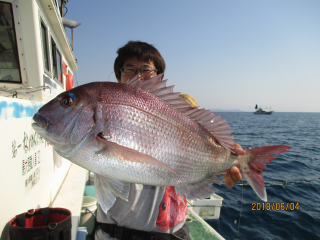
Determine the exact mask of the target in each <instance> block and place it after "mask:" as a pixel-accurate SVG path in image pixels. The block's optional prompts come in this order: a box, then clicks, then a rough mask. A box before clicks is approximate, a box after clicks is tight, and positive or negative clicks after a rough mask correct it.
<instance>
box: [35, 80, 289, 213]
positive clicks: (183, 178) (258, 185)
mask: <svg viewBox="0 0 320 240" xmlns="http://www.w3.org/2000/svg"><path fill="white" fill-rule="evenodd" d="M148 81H149V82H148ZM148 81H146V82H142V81H140V80H139V79H132V80H130V81H129V84H119V83H110V82H96V83H89V84H86V85H82V86H79V87H77V88H74V89H71V90H68V91H66V92H64V93H61V94H60V95H59V96H57V97H56V98H55V99H54V100H52V101H50V102H49V103H47V104H46V105H44V106H43V107H42V108H41V109H40V110H39V112H38V113H37V114H36V115H35V116H34V117H33V119H34V121H35V123H33V125H32V126H33V128H34V129H35V131H36V132H38V134H39V135H41V136H42V137H44V139H46V140H47V141H48V142H49V143H50V144H52V145H53V146H54V148H55V150H56V151H57V152H58V153H59V154H60V155H61V156H62V157H65V158H67V159H69V160H70V161H72V162H74V163H76V164H78V165H80V166H82V167H84V168H86V169H88V170H90V171H92V172H94V173H96V175H95V177H96V178H97V179H96V180H97V181H96V183H97V184H95V186H96V192H97V197H98V199H99V203H100V204H102V208H103V210H104V211H107V210H108V209H109V208H110V207H111V206H112V204H113V202H114V201H115V196H118V197H121V198H123V199H125V200H126V199H127V198H128V194H129V189H130V185H129V183H142V184H148V185H154V186H174V187H176V190H177V191H178V192H179V193H180V195H181V196H186V197H188V198H190V199H198V198H205V197H208V196H210V195H211V194H212V193H213V192H214V191H216V189H215V188H214V187H213V186H212V185H211V184H212V183H221V178H219V177H217V176H218V175H221V174H223V173H222V171H225V170H228V169H230V168H231V167H232V166H237V167H238V168H239V169H240V172H241V174H242V175H243V177H244V178H245V179H246V180H247V181H248V182H249V184H250V185H251V186H252V187H253V189H254V190H255V192H256V193H257V194H258V196H259V197H260V198H261V199H262V200H264V201H266V200H267V197H266V190H265V187H264V183H263V178H262V170H263V169H264V168H265V166H266V165H265V164H263V163H262V162H261V161H260V160H262V161H266V162H270V161H271V160H273V159H274V158H275V157H274V156H273V155H274V154H280V153H282V152H285V151H287V150H288V149H290V147H289V146H286V145H275V146H264V147H257V148H252V149H246V152H247V153H246V154H245V155H243V156H237V155H235V154H233V153H232V151H233V144H234V142H233V140H232V138H233V137H232V136H231V135H230V132H231V130H230V128H229V125H228V124H226V121H225V120H223V119H221V118H220V116H216V115H214V114H213V113H211V112H210V111H208V110H205V109H201V110H199V109H198V108H191V107H188V105H186V104H184V103H183V101H182V100H181V99H179V97H178V95H179V94H177V93H173V92H172V89H173V87H172V86H170V87H163V86H165V84H158V83H159V82H160V81H161V75H158V76H156V77H155V78H153V79H150V80H148ZM142 83H143V84H142ZM143 86H147V88H148V89H149V90H150V91H151V92H148V89H144V88H143ZM154 93H155V94H154ZM162 98H163V99H162ZM167 101H168V102H167ZM169 102H170V103H169ZM210 119H211V120H210ZM259 159H260V160H259ZM104 194H107V195H108V196H107V197H103V196H104ZM106 199H109V200H106Z"/></svg>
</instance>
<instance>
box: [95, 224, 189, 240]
mask: <svg viewBox="0 0 320 240" xmlns="http://www.w3.org/2000/svg"><path fill="white" fill-rule="evenodd" d="M99 224H101V229H102V230H103V231H104V232H106V233H108V234H109V235H110V237H114V238H118V239H120V240H131V239H137V240H176V239H186V240H187V239H190V237H189V229H188V226H187V225H184V226H183V227H182V228H181V229H180V230H178V231H177V232H175V233H174V235H173V234H168V233H158V232H145V231H140V230H136V229H130V228H126V227H119V226H117V225H116V224H106V223H99ZM185 226H186V228H185ZM185 230H187V231H188V232H187V233H182V234H180V232H184V231H185ZM176 233H177V235H176Z"/></svg>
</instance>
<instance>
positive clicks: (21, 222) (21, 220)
mask: <svg viewBox="0 0 320 240" xmlns="http://www.w3.org/2000/svg"><path fill="white" fill-rule="evenodd" d="M16 224H17V226H19V227H25V226H26V215H25V214H24V213H21V214H19V215H17V216H16Z"/></svg>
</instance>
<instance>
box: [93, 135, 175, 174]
mask: <svg viewBox="0 0 320 240" xmlns="http://www.w3.org/2000/svg"><path fill="white" fill-rule="evenodd" d="M97 140H98V142H99V143H100V144H101V145H102V148H101V150H99V153H102V152H103V151H109V152H112V153H113V154H115V155H118V156H120V157H121V158H122V159H123V160H125V161H131V162H138V163H147V164H156V165H159V166H161V167H164V168H166V169H168V170H169V171H170V172H172V173H174V174H175V175H177V173H176V172H175V171H174V170H172V169H171V168H170V167H169V166H168V165H166V164H164V163H163V162H160V161H158V160H157V159H155V158H154V157H152V156H150V155H148V154H145V153H142V152H139V151H137V150H134V149H131V148H128V147H124V146H121V145H119V144H117V143H114V142H110V141H108V140H106V139H104V138H103V134H98V135H97Z"/></svg>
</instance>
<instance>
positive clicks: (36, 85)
mask: <svg viewBox="0 0 320 240" xmlns="http://www.w3.org/2000/svg"><path fill="white" fill-rule="evenodd" d="M66 2H67V1H63V0H40V1H34V0H23V1H20V0H1V1H0V9H1V10H0V32H1V38H0V134H1V138H0V144H1V148H0V152H1V158H0V164H1V168H0V175H1V181H0V189H1V196H2V197H1V199H0V204H1V206H2V207H1V208H0V214H1V218H0V236H1V239H3V240H6V239H8V222H9V220H10V219H12V218H13V217H15V216H16V215H17V214H20V213H23V212H26V211H27V210H29V209H36V208H40V207H48V206H52V204H53V203H54V202H55V199H56V198H57V195H58V193H59V191H60V190H61V186H62V184H63V183H64V179H65V178H66V176H67V174H68V172H69V171H70V167H71V166H72V164H71V162H69V161H68V160H66V159H64V158H62V157H60V156H59V155H58V154H57V153H56V152H55V151H54V149H53V147H52V146H50V145H49V143H48V142H46V141H45V140H44V139H42V137H40V136H39V135H38V134H37V133H36V132H35V131H34V130H33V128H32V127H31V123H32V122H33V120H32V117H33V115H34V114H35V112H36V111H37V109H38V108H39V107H41V106H42V105H43V104H45V103H46V102H47V101H48V100H50V99H51V98H53V97H55V96H56V95H57V94H59V93H61V92H63V91H65V90H67V89H70V88H72V87H73V74H74V71H76V70H77V69H78V65H77V60H76V58H75V57H74V55H73V51H72V47H73V46H72V45H70V43H69V40H68V37H67V33H66V31H70V30H69V29H68V28H71V29H73V28H75V27H76V25H77V24H74V25H72V22H71V23H70V22H68V21H66V20H64V19H65V18H64V5H65V4H66ZM69 10H70V9H69ZM64 21H66V24H64ZM78 25H79V24H78ZM66 28H67V29H68V30H66ZM79 171H80V174H78V175H79V176H81V178H83V180H82V185H83V186H79V189H80V190H79V192H81V191H82V193H81V194H80V200H77V201H79V203H76V204H74V205H77V204H78V205H79V206H78V207H76V208H77V209H76V210H72V209H71V207H70V208H69V207H67V208H68V209H70V210H71V212H72V214H73V217H72V221H73V222H72V224H73V225H74V226H75V227H74V228H73V229H72V230H73V236H76V230H77V224H74V223H75V222H77V221H78V220H79V216H80V210H81V196H82V195H83V189H84V185H85V174H86V172H85V171H83V173H82V172H81V169H80V170H79ZM80 183H81V181H80ZM80 185H81V184H80ZM81 187H82V190H81ZM75 196H77V195H75ZM66 202H67V200H66ZM74 202H75V201H74ZM61 207H62V206H61Z"/></svg>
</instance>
